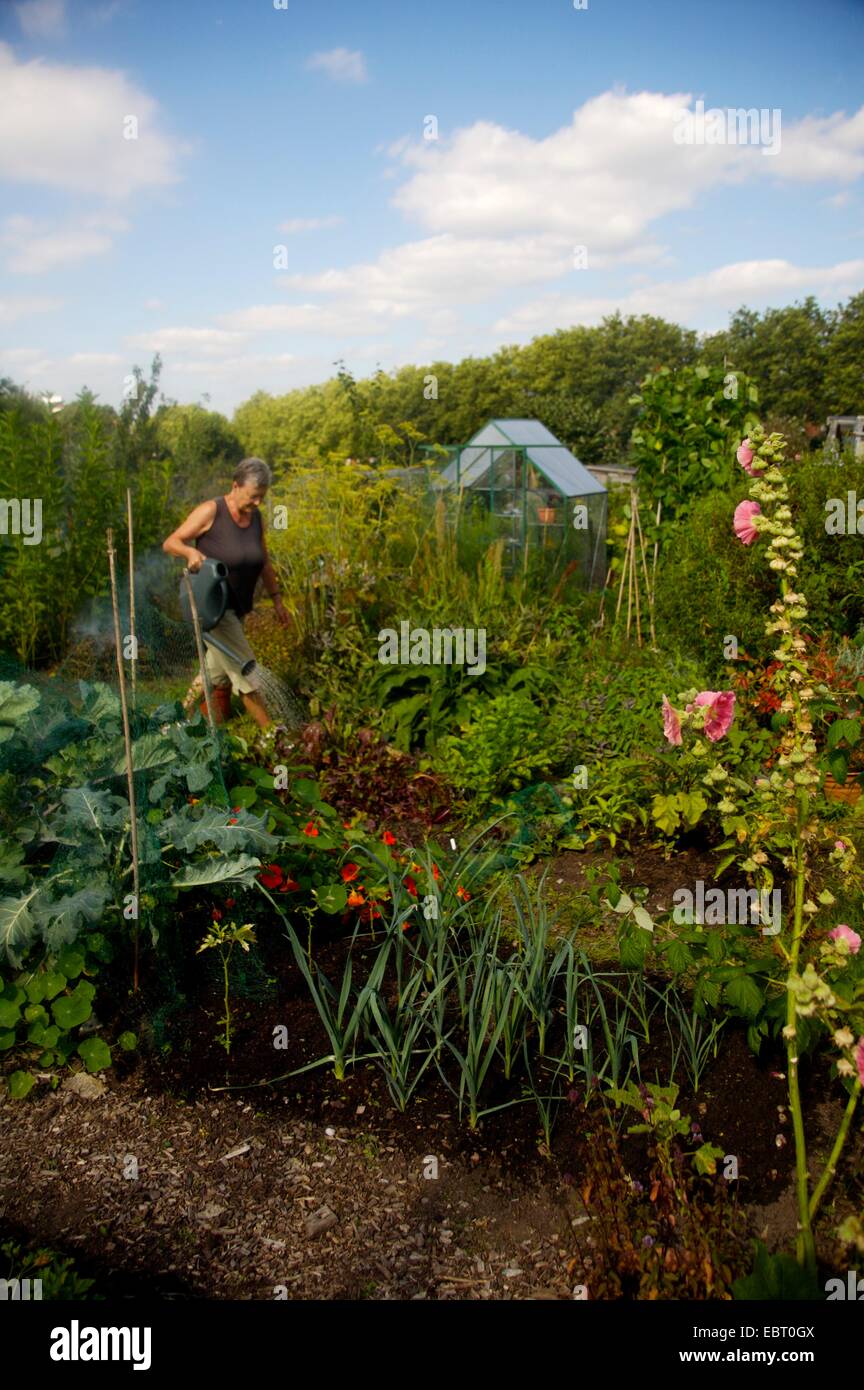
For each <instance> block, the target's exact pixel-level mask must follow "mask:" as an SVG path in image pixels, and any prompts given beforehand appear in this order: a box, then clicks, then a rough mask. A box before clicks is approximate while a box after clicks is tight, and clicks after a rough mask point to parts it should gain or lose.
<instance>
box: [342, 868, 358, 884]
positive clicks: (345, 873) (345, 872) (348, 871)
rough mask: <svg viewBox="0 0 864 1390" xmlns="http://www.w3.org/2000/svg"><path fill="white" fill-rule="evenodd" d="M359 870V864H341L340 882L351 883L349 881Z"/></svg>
mask: <svg viewBox="0 0 864 1390" xmlns="http://www.w3.org/2000/svg"><path fill="white" fill-rule="evenodd" d="M359 872H360V866H359V864H343V866H342V869H341V873H342V882H343V883H351V881H352V880H353V879H355V878H356V877H357V875H358V874H359Z"/></svg>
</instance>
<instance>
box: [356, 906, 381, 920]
mask: <svg viewBox="0 0 864 1390" xmlns="http://www.w3.org/2000/svg"><path fill="white" fill-rule="evenodd" d="M357 915H358V916H359V918H360V921H361V922H365V923H366V924H367V925H371V923H372V922H373V921H374V920H375V918H376V917H380V916H381V913H380V912H379V911H378V909H377V907H373V905H372V903H366V904H365V905H364V906H363V907H361V909H360V911H359V913H358V914H357Z"/></svg>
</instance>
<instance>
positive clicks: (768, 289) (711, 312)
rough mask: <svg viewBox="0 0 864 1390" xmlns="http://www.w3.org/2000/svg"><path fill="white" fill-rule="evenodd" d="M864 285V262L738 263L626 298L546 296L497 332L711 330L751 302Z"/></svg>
mask: <svg viewBox="0 0 864 1390" xmlns="http://www.w3.org/2000/svg"><path fill="white" fill-rule="evenodd" d="M862 282H864V260H855V261H844V262H842V263H841V264H839V265H833V266H799V265H793V264H791V262H789V261H786V260H779V259H778V260H766V261H738V262H736V263H734V264H732V265H725V266H718V267H717V268H716V269H715V270H710V271H707V272H706V273H705V274H703V275H693V276H691V277H690V278H689V279H686V280H665V281H655V282H654V283H653V284H647V285H640V286H637V287H635V288H634V289H632V290H631V291H630V293H629V294H625V295H614V296H613V295H606V296H596V297H593V298H592V297H590V296H587V295H586V296H584V297H582V296H578V295H567V294H555V295H547V296H545V297H544V298H542V299H539V300H534V301H533V302H531V303H529V304H525V305H522V307H521V308H519V309H516V310H514V311H513V312H512V313H510V314H507V315H505V316H504V317H502V318H499V319H498V320H497V322H496V323H495V324H494V325H493V330H494V332H496V333H507V334H513V333H517V334H520V335H522V336H526V337H527V336H531V335H533V334H535V333H542V332H550V331H552V330H553V329H555V328H561V327H564V326H569V325H570V324H574V323H580V324H592V323H599V322H600V321H601V319H603V318H604V316H605V315H606V314H612V313H614V312H615V310H616V309H617V310H620V311H621V313H622V314H657V315H660V316H661V317H663V318H665V319H669V320H671V321H672V322H676V323H684V324H688V325H689V326H691V327H694V328H703V329H704V328H708V327H710V326H711V322H716V321H717V320H718V318H722V319H724V320H725V316H726V314H728V313H730V312H733V311H734V310H735V309H737V308H739V307H740V306H741V305H742V304H744V303H746V304H747V305H748V306H749V307H750V308H757V307H759V305H765V306H767V305H768V303H769V301H770V300H771V299H772V298H777V299H778V300H780V299H783V300H785V301H788V300H789V299H790V298H791V297H793V296H798V295H806V294H814V295H817V296H818V295H828V294H830V295H831V296H832V297H836V298H838V299H842V298H844V297H845V296H847V295H849V294H852V293H854V292H855V291H856V290H858V289H860V287H861V284H862Z"/></svg>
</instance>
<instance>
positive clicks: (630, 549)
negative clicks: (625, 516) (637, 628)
mask: <svg viewBox="0 0 864 1390" xmlns="http://www.w3.org/2000/svg"><path fill="white" fill-rule="evenodd" d="M634 536H635V532H634V529H633V513H632V512H631V513H630V534H629V535H628V537H627V576H628V577H627V641H628V642H629V641H630V612H631V609H632V607H633V540H634Z"/></svg>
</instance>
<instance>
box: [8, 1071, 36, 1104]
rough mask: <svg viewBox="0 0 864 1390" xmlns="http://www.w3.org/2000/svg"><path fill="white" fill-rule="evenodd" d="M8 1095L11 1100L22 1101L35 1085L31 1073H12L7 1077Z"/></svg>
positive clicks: (34, 1078)
mask: <svg viewBox="0 0 864 1390" xmlns="http://www.w3.org/2000/svg"><path fill="white" fill-rule="evenodd" d="M8 1081H9V1094H10V1096H11V1097H12V1099H13V1100H23V1099H24V1097H25V1096H26V1095H29V1094H30V1092H31V1091H32V1090H33V1087H34V1086H35V1085H36V1077H35V1076H34V1075H33V1073H32V1071H13V1072H12V1073H11V1075H10V1076H9V1077H8Z"/></svg>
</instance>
